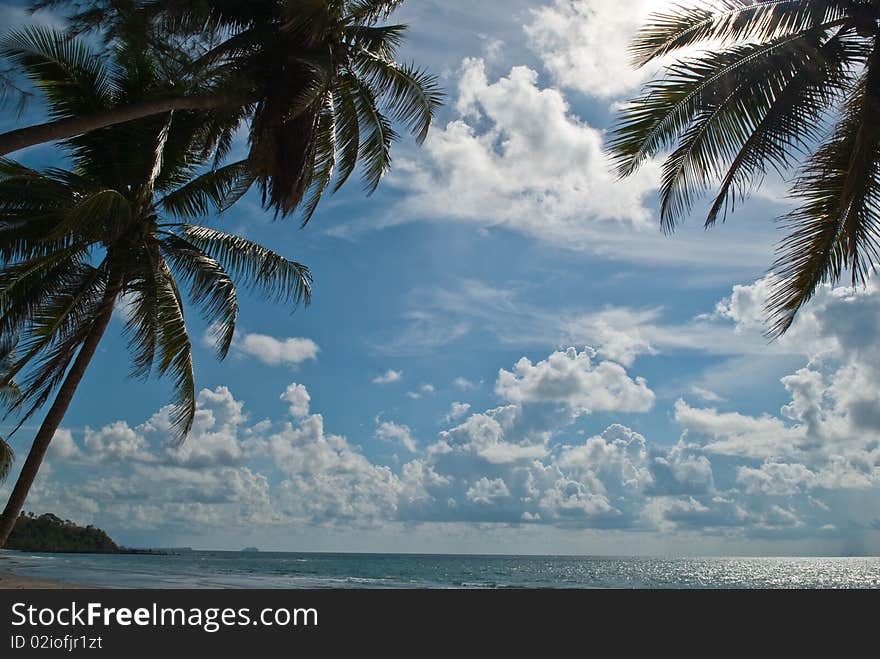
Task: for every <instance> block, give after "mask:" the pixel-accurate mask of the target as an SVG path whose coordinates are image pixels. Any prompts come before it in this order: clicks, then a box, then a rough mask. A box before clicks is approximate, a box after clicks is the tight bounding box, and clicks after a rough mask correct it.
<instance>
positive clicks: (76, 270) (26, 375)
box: [0, 42, 311, 546]
mask: <svg viewBox="0 0 880 659" xmlns="http://www.w3.org/2000/svg"><path fill="white" fill-rule="evenodd" d="M71 43H72V42H68V43H67V45H68V46H71ZM71 47H72V46H71ZM77 47H78V48H80V49H82V52H81V53H80V54H81V55H83V57H80V58H79V59H78V60H77V61H78V62H79V68H78V69H77V70H76V80H77V84H76V85H73V84H67V83H65V84H63V85H62V84H57V85H55V84H53V85H46V86H45V90H46V98H47V103H48V105H49V108H50V110H51V111H52V112H59V113H60V112H65V113H70V114H77V113H82V112H83V111H84V110H86V109H87V108H88V107H91V104H92V101H93V100H95V99H101V100H102V102H103V101H104V100H106V99H107V98H108V97H112V98H114V99H115V98H116V97H117V96H118V98H119V99H120V100H119V102H129V101H131V102H138V101H139V100H140V99H141V98H143V97H145V94H144V92H143V90H144V89H147V90H149V89H151V88H152V87H153V86H154V84H155V82H156V79H157V76H159V74H160V71H158V70H157V68H156V67H155V62H154V61H152V60H151V59H150V58H149V57H146V56H145V55H144V54H143V53H142V52H139V51H136V50H132V49H128V50H126V49H124V48H120V49H118V50H117V59H118V61H119V62H120V63H122V64H121V65H120V66H119V67H116V68H115V69H114V71H113V75H110V76H108V75H106V72H105V71H104V69H102V68H101V66H102V65H101V63H100V60H99V59H98V58H95V57H91V58H90V57H87V56H85V55H87V50H86V49H85V47H84V46H82V45H81V44H80V45H78V46H77ZM107 105H108V106H109V107H113V101H112V100H108V101H107ZM202 138H203V131H202V123H201V117H200V116H199V115H198V113H186V112H174V113H166V114H165V115H160V116H157V117H151V118H146V119H142V120H140V121H137V122H129V123H126V124H120V125H117V126H113V127H108V128H105V129H103V130H99V131H93V132H91V133H88V134H86V135H81V136H79V137H76V138H74V139H72V140H69V141H67V142H66V143H65V144H64V146H65V148H66V149H67V150H68V151H69V155H70V157H71V159H72V161H73V167H72V168H71V169H69V170H67V169H59V168H52V169H47V170H45V171H36V170H34V169H30V168H28V167H25V166H23V165H20V164H18V163H15V162H12V161H10V160H0V265H2V267H0V337H4V339H6V340H8V341H11V340H13V338H14V342H15V344H16V348H17V354H16V355H15V356H13V357H12V358H11V360H10V361H9V363H8V365H7V366H6V367H4V368H3V369H2V371H0V378H2V379H0V388H2V387H4V386H6V385H8V384H9V383H11V382H12V379H13V378H16V377H20V379H19V381H18V385H19V388H20V393H19V394H18V395H17V396H15V399H14V401H13V402H12V406H11V410H12V411H13V412H15V413H17V414H19V415H20V418H21V422H20V423H19V428H20V426H21V423H23V422H24V420H25V419H27V418H28V417H30V416H31V415H32V414H34V413H35V412H36V411H37V409H39V408H40V407H41V406H42V405H43V404H44V403H46V402H47V401H48V399H49V397H50V396H51V395H52V394H53V392H56V395H55V399H54V401H53V403H52V405H51V406H50V408H49V411H48V413H47V414H46V417H45V419H44V421H43V423H42V425H41V426H40V429H39V431H38V432H37V435H36V438H35V439H34V443H33V446H32V448H31V450H30V453H29V454H28V456H27V459H26V461H25V463H24V465H23V467H22V470H21V473H20V475H19V478H18V481H17V482H16V484H15V487H14V488H13V491H12V494H11V496H10V498H9V502H8V504H7V505H6V509H5V510H4V512H3V517H2V520H0V546H2V545H3V543H4V542H5V541H6V539H7V537H8V535H9V533H10V532H11V530H12V528H13V526H14V524H15V521H16V520H17V519H18V515H19V513H20V512H21V509H22V507H23V505H24V501H25V498H26V496H27V493H28V491H29V489H30V487H31V485H32V483H33V481H34V478H35V476H36V474H37V471H38V469H39V467H40V464H41V462H42V459H43V457H44V455H45V453H46V450H47V448H48V447H49V444H50V442H51V440H52V438H53V436H54V435H55V432H56V431H57V429H58V427H59V425H60V423H61V421H62V419H63V417H64V415H65V413H66V411H67V409H68V406H69V405H70V403H71V400H72V399H73V396H74V393H75V391H76V389H77V386H78V385H79V383H80V381H81V379H82V377H83V375H84V373H85V371H86V369H87V367H88V365H89V362H90V361H91V359H92V357H93V356H94V354H95V351H96V349H97V347H98V345H99V342H100V341H101V338H102V336H103V335H104V333H105V331H106V329H107V327H108V324H109V323H110V319H111V316H112V314H113V311H114V308H115V307H116V305H117V303H118V302H119V300H120V299H123V298H124V300H125V302H126V305H125V306H126V310H127V311H126V315H127V320H126V324H125V333H126V335H127V337H128V343H129V347H130V349H131V353H132V361H133V369H132V374H133V375H137V376H142V377H147V376H148V375H150V374H151V373H152V372H155V373H157V374H158V375H160V376H166V375H167V376H169V377H170V378H171V380H172V382H173V413H172V421H173V427H174V429H175V431H176V433H177V435H178V437H179V438H180V439H181V440H182V439H183V438H184V437H185V436H186V435H187V433H188V432H189V430H190V427H191V425H192V421H193V416H194V414H195V406H196V403H195V395H196V394H195V391H196V389H195V379H194V374H193V363H192V346H191V341H190V338H189V335H188V333H187V327H186V323H185V320H184V302H183V298H182V296H181V293H180V288H181V287H182V286H187V287H188V288H189V293H190V297H191V300H192V302H193V303H194V304H195V305H197V306H199V307H200V308H201V310H202V312H203V315H204V316H205V318H206V320H207V321H208V322H210V323H211V328H212V329H211V331H212V335H213V337H214V339H215V342H216V348H217V353H218V356H219V357H220V358H221V359H222V358H223V357H225V356H226V354H227V352H228V351H229V349H230V345H231V343H232V339H233V334H234V331H235V324H236V319H237V316H238V302H237V292H236V283H235V282H236V281H241V282H243V283H244V284H246V285H247V286H249V287H250V288H251V290H254V291H255V292H258V293H261V294H263V295H264V296H267V297H268V298H271V299H273V300H277V301H280V302H286V303H290V304H291V305H293V306H294V307H295V306H296V305H297V304H299V303H306V304H307V303H308V302H309V297H310V287H311V275H310V273H309V270H308V268H306V267H305V266H303V265H301V264H299V263H296V262H293V261H289V260H287V259H285V258H283V257H282V256H280V255H278V254H276V253H274V252H273V251H271V250H269V249H267V248H265V247H262V246H260V245H257V244H255V243H253V242H250V241H248V240H246V239H244V238H241V237H238V236H235V235H230V234H228V233H224V232H222V231H218V230H216V229H214V228H210V227H208V226H202V225H199V224H193V223H192V222H193V220H194V219H195V218H198V217H200V216H202V215H204V214H206V213H207V212H209V211H210V210H211V208H213V207H222V206H223V205H224V204H225V203H227V202H228V200H229V198H230V197H234V196H235V194H236V192H237V187H238V186H239V181H240V179H241V177H242V169H243V165H242V163H232V164H230V165H226V166H223V167H218V168H214V169H210V168H209V169H207V171H206V170H205V166H204V163H205V162H206V160H205V158H204V153H203V152H204V141H203V139H202Z"/></svg>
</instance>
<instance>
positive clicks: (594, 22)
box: [524, 0, 670, 98]
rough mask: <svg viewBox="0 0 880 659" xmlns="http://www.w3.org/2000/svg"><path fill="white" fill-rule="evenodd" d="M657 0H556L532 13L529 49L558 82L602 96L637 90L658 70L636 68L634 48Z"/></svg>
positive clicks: (526, 27)
mask: <svg viewBox="0 0 880 659" xmlns="http://www.w3.org/2000/svg"><path fill="white" fill-rule="evenodd" d="M665 4H667V5H668V4H670V3H668V2H664V1H662V0H661V1H658V0H629V1H628V2H627V3H626V5H625V6H622V5H621V3H620V2H619V1H618V0H554V2H553V3H552V4H550V5H548V6H544V7H540V8H538V9H533V10H532V12H531V14H532V16H531V22H529V23H528V24H527V25H525V28H524V29H525V33H526V36H527V39H528V44H529V47H530V48H531V49H532V50H534V51H535V53H536V54H537V55H538V56H539V57H540V58H541V60H542V61H543V63H544V67H545V68H546V69H547V71H549V72H550V74H551V75H552V76H553V78H554V80H555V81H556V82H557V83H558V84H560V85H562V86H564V87H568V88H570V89H576V90H578V91H580V92H583V93H584V94H588V95H590V96H596V97H600V98H614V97H617V96H621V95H623V94H629V93H630V92H632V91H634V90H636V89H637V88H638V87H639V85H641V84H642V83H643V82H645V81H646V80H647V79H648V78H649V77H650V76H651V75H652V74H653V73H655V72H656V67H644V68H642V69H635V68H634V67H633V65H632V64H631V60H632V58H631V56H630V54H629V46H630V43H631V42H632V39H633V37H634V36H635V35H636V32H637V31H638V29H639V28H640V27H641V26H642V25H643V24H644V23H645V19H646V18H647V17H648V16H649V15H650V13H651V12H652V11H656V10H657V9H658V8H659V7H660V6H662V5H665Z"/></svg>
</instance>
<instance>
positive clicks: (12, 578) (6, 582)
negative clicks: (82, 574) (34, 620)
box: [0, 572, 79, 590]
mask: <svg viewBox="0 0 880 659" xmlns="http://www.w3.org/2000/svg"><path fill="white" fill-rule="evenodd" d="M31 588H32V589H39V590H60V589H65V588H79V586H74V585H73V584H66V583H61V582H60V581H44V580H42V579H32V578H31V577H22V576H19V575H17V574H10V573H9V572H0V590H26V589H31Z"/></svg>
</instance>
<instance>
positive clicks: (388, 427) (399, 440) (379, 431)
mask: <svg viewBox="0 0 880 659" xmlns="http://www.w3.org/2000/svg"><path fill="white" fill-rule="evenodd" d="M376 437H377V438H379V439H381V440H382V441H383V442H389V443H391V444H397V445H399V446H402V447H403V448H405V449H406V450H407V451H409V452H410V453H416V452H417V451H418V450H419V449H418V445H417V444H416V440H415V439H413V435H412V430H410V428H409V426H405V425H403V424H399V423H394V422H393V421H380V420H379V419H376Z"/></svg>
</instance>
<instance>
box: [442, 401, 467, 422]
mask: <svg viewBox="0 0 880 659" xmlns="http://www.w3.org/2000/svg"><path fill="white" fill-rule="evenodd" d="M470 410H471V406H470V403H459V402H457V401H456V402H454V403H452V405H451V406H450V408H449V412H447V413H446V417H445V419H446V421H447V422H448V423H451V422H452V421H458V420H459V419H460V418H462V417H463V416H465V415H466V414H467V413H468V412H470Z"/></svg>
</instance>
